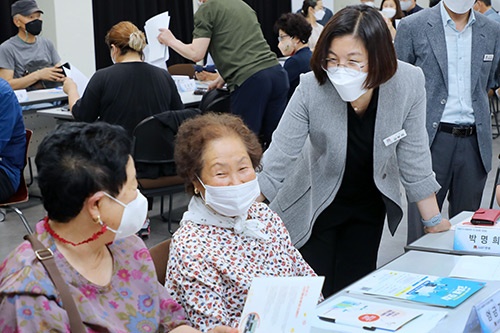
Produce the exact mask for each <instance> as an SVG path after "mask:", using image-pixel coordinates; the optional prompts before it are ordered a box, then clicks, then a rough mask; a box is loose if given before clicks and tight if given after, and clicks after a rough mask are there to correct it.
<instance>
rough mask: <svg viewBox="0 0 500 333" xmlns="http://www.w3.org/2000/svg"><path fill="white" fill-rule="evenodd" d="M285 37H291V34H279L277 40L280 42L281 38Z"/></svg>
mask: <svg viewBox="0 0 500 333" xmlns="http://www.w3.org/2000/svg"><path fill="white" fill-rule="evenodd" d="M286 37H289V38H292V36H290V35H279V36H278V42H281V41H282V40H283V38H286Z"/></svg>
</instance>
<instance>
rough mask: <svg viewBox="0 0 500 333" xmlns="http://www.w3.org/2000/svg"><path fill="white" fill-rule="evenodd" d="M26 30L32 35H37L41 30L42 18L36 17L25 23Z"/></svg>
mask: <svg viewBox="0 0 500 333" xmlns="http://www.w3.org/2000/svg"><path fill="white" fill-rule="evenodd" d="M26 31H27V32H29V33H30V34H32V35H33V36H38V35H39V34H40V32H42V20H39V19H36V20H33V21H30V22H28V23H26Z"/></svg>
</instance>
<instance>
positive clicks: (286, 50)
mask: <svg viewBox="0 0 500 333" xmlns="http://www.w3.org/2000/svg"><path fill="white" fill-rule="evenodd" d="M278 48H279V49H280V51H281V53H282V54H283V55H284V56H285V57H288V56H289V55H292V54H293V53H294V52H295V49H294V47H293V45H292V41H291V40H290V38H288V40H287V41H282V42H281V43H279V44H278Z"/></svg>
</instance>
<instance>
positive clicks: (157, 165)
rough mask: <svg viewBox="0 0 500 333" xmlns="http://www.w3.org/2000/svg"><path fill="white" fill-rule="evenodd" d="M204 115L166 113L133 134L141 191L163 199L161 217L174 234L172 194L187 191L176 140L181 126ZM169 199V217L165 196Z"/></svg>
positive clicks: (192, 111) (149, 119) (142, 124)
mask: <svg viewBox="0 0 500 333" xmlns="http://www.w3.org/2000/svg"><path fill="white" fill-rule="evenodd" d="M198 114H200V110H199V109H185V110H176V111H166V112H162V113H159V114H156V115H154V116H150V117H147V118H146V119H144V120H143V121H141V122H140V123H139V124H138V125H137V126H136V127H135V129H134V132H133V141H132V142H133V148H132V155H133V158H134V162H135V167H136V170H137V181H138V183H139V190H140V191H141V192H142V194H143V195H144V196H145V197H147V198H153V197H157V196H161V201H160V203H161V204H160V214H161V218H162V220H163V221H167V222H168V231H169V232H170V233H171V234H172V233H173V231H172V195H173V194H175V193H179V192H182V191H184V180H183V179H182V178H181V177H179V176H178V175H177V173H176V169H175V162H174V140H175V136H176V134H177V130H178V128H179V126H180V124H181V123H182V122H183V121H184V120H186V119H188V118H191V117H194V116H196V115H198ZM165 195H168V196H169V206H168V217H167V218H165V216H164V214H163V213H164V205H163V197H164V196H165Z"/></svg>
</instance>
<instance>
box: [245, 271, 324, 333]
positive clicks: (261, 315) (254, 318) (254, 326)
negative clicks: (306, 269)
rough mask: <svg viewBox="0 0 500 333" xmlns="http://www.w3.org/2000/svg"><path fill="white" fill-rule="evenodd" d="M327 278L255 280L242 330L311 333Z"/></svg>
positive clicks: (246, 304)
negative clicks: (322, 288)
mask: <svg viewBox="0 0 500 333" xmlns="http://www.w3.org/2000/svg"><path fill="white" fill-rule="evenodd" d="M324 279H325V278H324V277H322V276H321V277H306V276H300V277H257V278H254V279H253V281H252V286H251V287H250V290H249V291H248V297H247V300H246V303H245V308H244V309H243V314H242V316H241V322H240V326H239V329H240V332H241V333H246V332H251V333H270V332H273V333H285V332H287V333H288V332H297V333H298V332H309V328H310V326H311V322H312V321H313V320H314V318H315V313H316V304H317V302H318V299H319V296H320V293H321V287H322V285H323V281H324Z"/></svg>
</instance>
